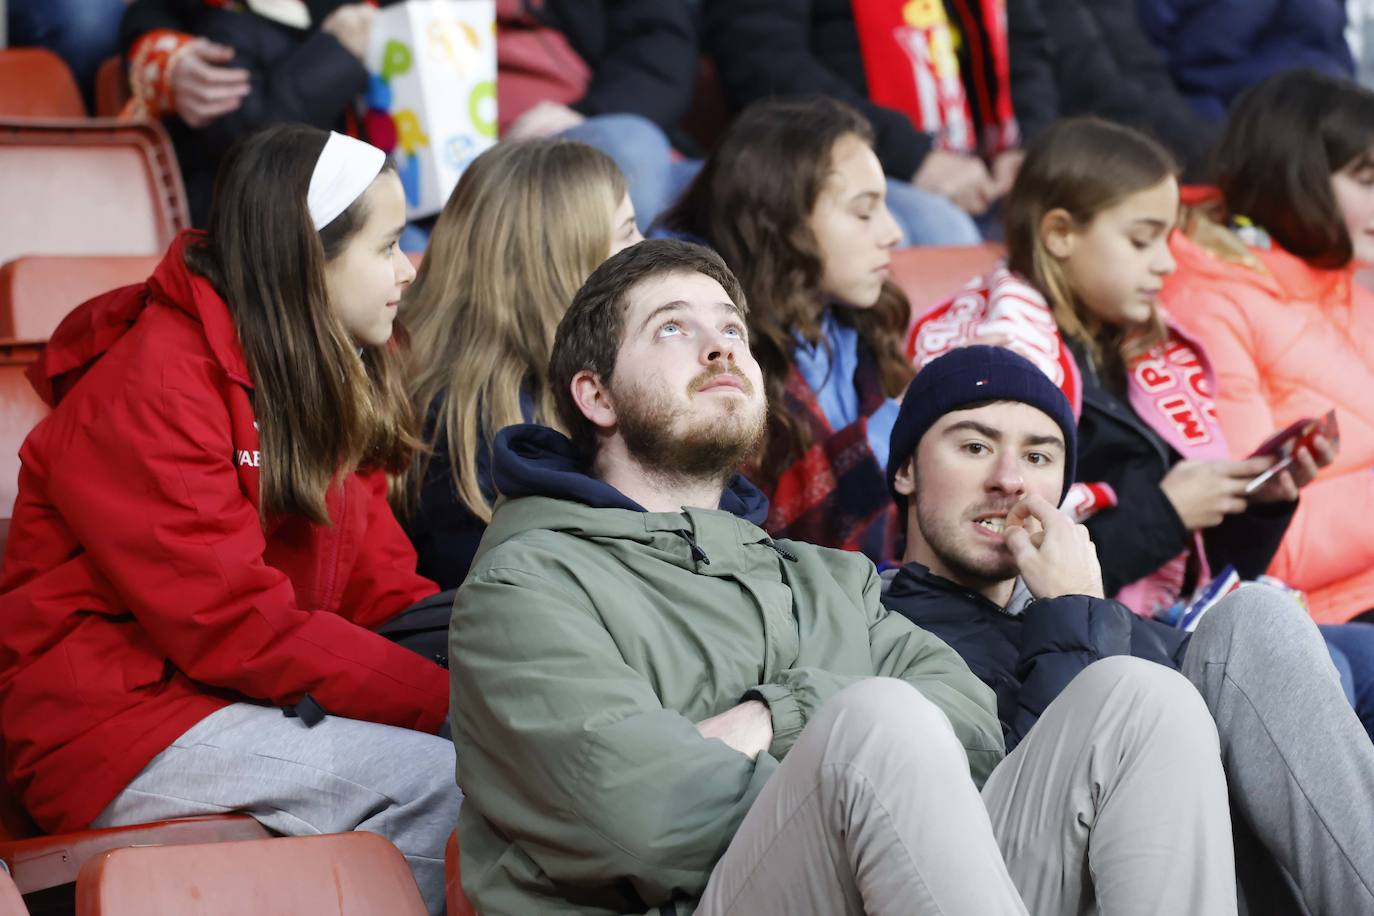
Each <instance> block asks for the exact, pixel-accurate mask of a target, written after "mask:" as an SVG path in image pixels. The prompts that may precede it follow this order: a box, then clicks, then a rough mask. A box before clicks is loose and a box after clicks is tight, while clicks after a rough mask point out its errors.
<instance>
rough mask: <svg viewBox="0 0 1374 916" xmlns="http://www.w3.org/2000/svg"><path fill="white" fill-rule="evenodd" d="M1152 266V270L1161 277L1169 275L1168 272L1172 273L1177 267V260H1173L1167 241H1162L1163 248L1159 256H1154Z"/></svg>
mask: <svg viewBox="0 0 1374 916" xmlns="http://www.w3.org/2000/svg"><path fill="white" fill-rule="evenodd" d="M1153 267H1154V272H1155V273H1156V274H1158V275H1159V276H1161V277H1167V276H1169V274H1171V273H1173V272H1174V270H1175V268H1177V267H1178V261H1175V260H1174V253H1173V251H1172V250H1171V249H1170V248H1169V243H1168V242H1167V241H1166V242H1165V243H1164V246H1163V250H1162V251H1161V252H1160V254H1159V256H1158V257H1156V258H1155V263H1154V265H1153Z"/></svg>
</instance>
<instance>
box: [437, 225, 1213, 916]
mask: <svg viewBox="0 0 1374 916" xmlns="http://www.w3.org/2000/svg"><path fill="white" fill-rule="evenodd" d="M744 316H745V303H744V297H743V294H742V292H741V290H740V287H739V284H738V282H737V281H736V280H735V278H734V277H733V276H732V275H731V274H730V272H729V270H728V269H727V268H726V267H725V265H724V263H723V262H722V261H721V260H720V259H719V258H718V257H717V256H716V255H714V254H713V253H711V252H709V251H707V250H706V249H703V248H699V247H697V246H694V245H690V244H688V243H685V242H678V241H669V240H663V241H651V242H644V243H641V244H640V245H637V246H634V247H632V248H630V249H627V250H625V251H623V252H621V253H620V254H618V255H616V256H614V257H612V258H611V259H610V260H608V261H607V262H606V263H605V264H604V265H602V266H601V267H600V268H598V269H597V270H596V271H595V272H594V273H593V274H592V276H591V277H590V278H589V279H588V281H587V283H586V285H585V286H584V287H583V288H582V290H581V291H580V292H579V293H578V295H577V297H576V298H575V299H574V301H573V303H572V306H571V308H570V309H569V311H568V313H567V315H566V316H565V318H564V319H563V321H562V323H561V324H560V326H559V329H558V334H557V337H556V341H555V344H554V352H553V357H552V360H551V365H550V373H549V374H550V381H551V384H552V385H553V386H554V391H555V395H556V397H557V399H558V406H559V415H560V418H561V419H562V421H563V424H564V425H565V427H566V428H567V429H569V430H570V431H571V432H572V434H573V440H572V441H570V440H569V439H568V438H567V437H565V436H563V435H562V434H561V433H558V432H555V431H553V430H550V429H546V428H543V427H537V426H528V425H527V426H515V427H508V428H507V429H505V430H503V431H502V432H501V433H499V434H498V435H497V437H496V441H495V448H494V456H493V469H494V473H495V482H496V485H497V488H498V489H499V490H500V491H501V493H502V495H503V498H502V501H501V502H499V503H498V505H497V508H496V512H495V514H494V516H493V518H492V522H491V526H490V527H489V528H488V529H487V532H486V535H485V537H484V538H483V541H482V546H481V548H480V549H479V551H478V554H477V557H476V560H475V561H474V564H473V567H472V571H471V573H470V574H469V576H468V578H467V580H466V581H465V583H464V585H463V587H462V588H461V589H460V590H459V594H458V598H457V600H456V603H455V606H454V614H453V621H452V625H451V627H450V631H449V632H450V645H451V660H452V674H453V681H452V683H453V697H454V703H453V707H452V722H453V731H454V739H455V744H456V747H457V754H458V780H459V783H460V785H461V786H462V787H463V790H464V792H465V793H466V800H465V802H464V805H463V809H462V813H461V815H460V822H459V827H458V832H459V842H460V847H461V850H462V874H463V882H464V890H465V891H466V893H467V894H468V896H469V897H470V898H471V899H472V901H473V903H474V904H475V905H476V906H477V908H478V910H479V911H480V912H482V913H484V914H487V916H499V914H528V913H560V914H567V913H573V914H585V916H609V914H628V913H646V912H647V913H654V914H659V916H663V914H688V913H695V914H698V916H718V914H725V913H737V914H741V916H743V914H750V916H770V914H788V916H806V914H817V916H819V914H836V913H846V914H850V913H852V914H860V913H867V914H873V916H886V914H895V913H903V914H911V913H915V914H926V913H941V914H946V916H949V914H974V913H978V914H1023V913H1026V912H1027V908H1026V903H1023V900H1022V897H1023V895H1024V896H1025V898H1026V900H1027V901H1028V902H1031V910H1032V911H1033V912H1036V913H1037V914H1039V913H1051V912H1065V913H1068V912H1075V911H1077V910H1078V909H1079V908H1080V904H1082V903H1083V902H1084V901H1085V899H1086V898H1085V897H1084V895H1083V893H1082V891H1083V888H1081V887H1078V886H1073V882H1066V881H1065V880H1064V875H1063V872H1064V869H1065V868H1068V869H1069V871H1070V872H1071V873H1072V874H1075V875H1077V874H1086V873H1087V868H1088V864H1087V858H1086V847H1084V846H1081V845H1080V846H1075V845H1073V844H1071V843H1063V842H1062V841H1061V834H1062V832H1063V830H1064V829H1066V827H1068V825H1066V823H1065V819H1064V817H1063V816H1061V815H1060V813H1059V812H1061V811H1068V810H1069V808H1070V805H1069V803H1068V801H1069V799H1070V798H1071V797H1075V796H1088V795H1093V794H1094V793H1099V792H1100V793H1106V795H1107V797H1106V798H1105V800H1102V801H1101V802H1100V804H1098V805H1097V807H1098V808H1099V809H1100V817H1101V820H1102V821H1103V822H1111V823H1112V824H1114V825H1115V826H1114V827H1111V828H1109V827H1105V826H1104V827H1103V828H1102V832H1101V833H1100V834H1099V835H1100V836H1101V837H1104V838H1106V837H1110V838H1111V839H1113V840H1119V842H1112V843H1109V844H1107V845H1106V846H1105V847H1104V848H1103V849H1102V850H1101V851H1100V853H1099V856H1098V858H1097V859H1095V860H1094V861H1093V863H1092V865H1093V870H1094V871H1095V872H1097V873H1098V875H1099V880H1098V881H1097V884H1098V888H1097V891H1098V893H1097V896H1098V899H1100V900H1101V901H1102V902H1103V907H1104V908H1107V907H1108V906H1113V907H1114V909H1112V912H1116V913H1137V912H1138V913H1146V912H1160V911H1165V912H1206V913H1209V914H1213V913H1217V914H1225V913H1234V912H1235V887H1234V882H1233V879H1232V870H1233V865H1232V860H1231V848H1230V821H1229V817H1228V815H1227V812H1226V806H1225V791H1226V790H1225V782H1224V778H1223V777H1222V775H1221V767H1220V762H1219V760H1218V756H1217V739H1216V733H1215V730H1214V729H1213V727H1212V726H1211V723H1210V721H1208V720H1207V716H1206V710H1205V709H1204V708H1203V706H1202V704H1201V701H1200V700H1199V699H1198V697H1197V694H1196V691H1193V690H1192V688H1191V687H1190V686H1189V685H1188V684H1187V682H1186V681H1184V680H1183V679H1182V678H1181V677H1179V676H1178V675H1177V674H1175V673H1173V672H1170V671H1167V670H1166V669H1163V668H1159V667H1158V666H1150V665H1146V664H1145V663H1142V662H1137V661H1133V660H1129V659H1127V660H1121V661H1120V663H1117V664H1113V663H1111V662H1108V663H1106V664H1104V665H1102V666H1097V668H1096V669H1095V671H1094V673H1093V677H1092V678H1089V679H1087V680H1086V682H1085V683H1086V686H1083V687H1080V688H1078V689H1077V690H1076V691H1075V690H1070V691H1066V692H1065V696H1064V697H1063V698H1062V699H1061V701H1060V702H1058V703H1056V704H1055V705H1054V707H1053V708H1052V709H1050V710H1047V711H1046V715H1045V717H1044V718H1043V719H1042V722H1044V723H1045V724H1044V725H1043V726H1042V729H1041V731H1040V732H1039V734H1038V736H1037V737H1036V738H1035V739H1034V740H1028V741H1026V742H1023V744H1022V747H1021V748H1020V749H1019V750H1018V753H1017V757H1016V758H1015V759H1016V761H1017V763H1016V764H1015V765H1014V766H1012V767H1010V768H1009V767H1008V766H1007V765H1006V764H1005V763H1004V764H1001V765H999V761H1000V760H1001V759H1002V737H1001V731H1000V728H999V726H998V723H997V719H996V715H995V712H994V710H995V701H994V697H993V695H992V693H991V691H989V690H988V689H987V688H985V687H984V686H983V685H982V684H980V683H979V682H978V681H977V679H976V678H975V677H973V675H972V674H971V673H970V672H969V670H968V669H967V668H966V667H965V666H964V664H963V663H962V662H961V661H960V660H959V658H958V656H957V655H956V654H955V653H954V652H953V651H951V650H950V649H949V647H947V646H946V645H945V644H944V643H942V642H940V641H939V640H938V639H935V638H934V637H932V636H931V635H930V634H929V633H926V632H925V631H923V630H920V629H918V628H917V627H915V626H913V625H911V624H910V623H909V622H908V621H906V620H905V619H904V618H902V617H901V616H900V615H896V614H889V613H887V612H885V611H884V610H883V608H882V606H881V604H880V603H879V600H878V595H879V579H878V576H877V573H876V571H875V570H874V568H873V566H872V564H871V563H869V562H868V561H867V560H866V559H865V558H864V557H863V556H861V555H859V554H851V553H846V552H842V551H836V550H831V549H827V548H821V547H816V546H813V545H810V544H804V543H798V542H792V541H774V540H773V539H771V538H770V537H769V536H768V534H767V533H765V532H764V531H763V530H762V529H761V528H759V527H758V521H760V520H761V519H762V518H763V514H764V512H765V509H766V504H765V501H764V500H763V498H762V496H761V495H760V494H759V493H758V491H757V490H755V489H754V488H753V487H752V486H750V485H749V484H748V483H747V482H745V481H744V480H743V479H742V478H741V477H739V476H738V475H735V474H734V473H733V469H734V468H736V467H737V466H739V464H740V463H741V461H742V460H743V459H744V458H746V457H747V456H748V454H749V453H750V452H751V450H752V449H753V448H754V447H755V446H756V445H757V442H758V439H759V437H760V436H761V434H762V430H763V420H764V414H765V403H764V398H763V385H762V378H761V374H760V370H759V366H758V364H757V362H756V361H755V360H754V358H753V357H752V355H751V354H750V352H749V345H748V340H747V333H748V332H747V330H746V323H745V318H744ZM1095 569H1096V567H1095V565H1094V566H1093V568H1092V570H1089V571H1088V573H1087V579H1088V580H1092V579H1093V577H1094V575H1095ZM1086 587H1089V588H1091V587H1092V586H1091V582H1089V585H1088V586H1086ZM1097 588H1098V589H1099V590H1100V583H1099V584H1098V585H1097ZM1104 694H1109V696H1104ZM1099 752H1100V753H1099ZM1065 755H1068V759H1070V760H1072V759H1077V760H1080V761H1082V762H1081V763H1072V762H1070V763H1064V761H1065V759H1066V756H1065ZM1161 755H1162V756H1161ZM1166 757H1167V758H1168V762H1169V764H1171V765H1176V766H1182V767H1185V768H1187V770H1188V771H1189V772H1190V773H1191V774H1192V779H1191V780H1190V781H1189V783H1188V785H1186V786H1184V787H1182V788H1180V789H1177V790H1175V791H1172V792H1170V793H1168V794H1167V797H1163V798H1162V799H1161V796H1164V795H1165V793H1163V792H1162V791H1161V789H1162V787H1163V785H1164V784H1166V783H1172V782H1173V779H1174V777H1173V775H1172V771H1171V770H1169V769H1168V767H1166V766H1165V765H1163V761H1164V758H1166ZM1010 762H1011V761H1010V760H1009V761H1008V763H1010ZM985 782H986V787H985V788H984V789H983V792H982V795H981V797H980V794H979V788H978V787H979V786H983V785H984V783H985ZM1146 809H1148V810H1149V814H1150V816H1151V818H1152V819H1153V820H1154V821H1156V822H1163V823H1165V824H1168V825H1169V826H1170V827H1171V828H1173V829H1174V830H1175V831H1176V832H1177V834H1178V835H1179V836H1180V837H1181V839H1180V840H1179V841H1178V842H1177V843H1175V844H1173V846H1172V847H1171V848H1169V849H1164V850H1154V849H1145V848H1142V847H1141V846H1140V845H1139V844H1137V843H1134V842H1133V840H1132V836H1131V833H1132V831H1133V830H1134V829H1135V828H1136V826H1137V825H1138V822H1139V821H1141V820H1142V819H1143V818H1141V817H1140V816H1139V814H1140V812H1143V811H1144V810H1146ZM1133 812H1135V813H1133ZM1046 824H1048V825H1049V827H1048V828H1042V827H1041V826H1038V825H1046ZM1113 831H1115V832H1113ZM1066 856H1071V857H1072V859H1066ZM1166 872H1167V874H1168V875H1169V878H1170V882H1169V887H1167V888H1163V889H1160V888H1159V887H1158V886H1159V885H1160V884H1161V883H1162V882H1161V881H1160V880H1159V879H1160V876H1161V875H1162V874H1164V873H1166ZM1100 876H1107V877H1106V879H1105V880H1103V879H1102V878H1101V877H1100Z"/></svg>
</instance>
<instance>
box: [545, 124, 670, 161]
mask: <svg viewBox="0 0 1374 916" xmlns="http://www.w3.org/2000/svg"><path fill="white" fill-rule="evenodd" d="M570 136H571V137H572V138H573V139H578V140H582V141H583V142H585V143H588V144H590V145H591V146H595V147H596V148H597V149H599V150H601V151H602V152H603V153H605V154H606V155H608V156H610V157H611V158H612V159H614V160H615V161H616V163H617V164H619V165H620V166H621V169H622V170H623V169H625V168H626V167H627V164H629V163H641V162H646V161H649V162H663V163H666V162H667V161H668V157H669V153H670V150H671V146H670V144H669V143H668V136H667V134H665V133H664V132H663V129H662V128H660V127H659V126H658V125H657V124H655V123H654V122H653V121H650V120H649V119H648V118H645V117H642V116H640V115H635V114H606V115H596V116H595V117H592V118H589V119H588V120H587V121H585V122H583V124H582V125H580V126H578V127H576V128H573V131H572V133H571V134H570Z"/></svg>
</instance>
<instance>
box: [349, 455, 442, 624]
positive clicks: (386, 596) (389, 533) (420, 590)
mask: <svg viewBox="0 0 1374 916" xmlns="http://www.w3.org/2000/svg"><path fill="white" fill-rule="evenodd" d="M365 479H366V481H367V484H368V488H369V492H370V494H371V496H370V499H369V501H368V506H367V540H366V542H365V543H364V545H363V549H362V550H361V551H360V552H359V553H358V559H357V560H356V561H355V562H354V564H353V572H352V575H350V576H349V579H348V583H347V585H345V587H344V596H343V605H342V606H341V608H340V613H342V614H343V615H345V616H346V617H348V619H349V620H352V621H353V622H354V623H356V624H358V625H359V626H364V627H367V628H368V629H370V630H375V629H376V628H377V627H379V626H381V625H382V624H384V623H386V622H387V621H388V620H390V619H391V618H392V617H394V616H396V615H397V614H399V613H400V612H401V611H403V610H405V609H406V608H407V607H409V606H410V605H412V604H414V603H415V602H417V601H419V600H420V599H421V598H428V597H429V596H430V595H433V594H434V593H435V592H437V591H439V586H437V585H435V584H434V583H433V582H431V581H430V580H428V579H426V578H425V577H424V576H420V575H417V574H416V572H415V548H414V547H413V546H411V543H410V539H409V538H407V537H406V535H405V532H404V531H402V530H401V525H400V523H399V522H397V521H396V515H395V514H394V513H393V512H392V511H391V503H389V502H388V501H387V498H386V475H385V474H384V473H382V472H381V471H374V472H372V473H369V474H367V475H366V477H365Z"/></svg>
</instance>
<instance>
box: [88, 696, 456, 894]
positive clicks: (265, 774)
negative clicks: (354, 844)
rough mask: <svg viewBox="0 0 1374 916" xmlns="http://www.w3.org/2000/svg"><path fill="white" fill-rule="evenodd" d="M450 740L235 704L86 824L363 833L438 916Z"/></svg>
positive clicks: (450, 801) (451, 802)
mask: <svg viewBox="0 0 1374 916" xmlns="http://www.w3.org/2000/svg"><path fill="white" fill-rule="evenodd" d="M453 770H454V753H453V742H452V741H449V740H447V739H445V738H439V737H436V736H435V735H427V734H424V733H422V732H416V731H410V730H408V729H404V728H393V727H392V726H389V725H378V724H376V723H373V722H359V721H357V720H355V719H345V718H341V717H339V716H329V717H327V718H326V719H325V720H324V721H323V722H321V723H319V724H318V725H316V726H315V727H314V728H306V727H305V725H303V724H302V723H301V720H300V719H288V718H287V717H286V716H284V715H282V711H281V710H280V709H274V708H271V707H265V706H254V705H251V704H248V703H236V704H234V705H232V706H226V707H225V708H224V709H221V710H219V711H218V712H216V713H214V714H212V715H210V716H207V717H206V718H205V719H202V720H201V721H200V722H198V723H197V724H196V725H194V726H192V728H191V729H190V730H189V731H187V732H186V733H185V734H184V735H182V736H181V737H180V738H178V739H177V740H176V741H174V742H172V744H171V746H170V747H168V748H167V749H166V750H164V751H163V752H162V753H161V754H158V755H157V756H156V757H154V758H153V760H152V762H151V763H149V764H148V765H147V766H146V767H144V768H143V771H142V772H141V773H139V774H138V776H136V777H134V780H133V782H131V783H130V784H129V785H128V787H127V788H125V790H124V791H123V792H121V793H119V795H118V796H117V797H116V798H115V800H114V801H112V802H110V804H109V805H108V806H106V808H105V810H104V811H102V812H101V813H100V816H99V817H97V818H96V819H95V820H94V821H93V822H92V826H94V827H115V826H119V825H121V824H137V823H143V822H145V821H153V820H161V819H163V818H171V817H187V816H190V815H195V814H221V813H224V812H229V811H241V812H245V813H247V814H251V815H252V816H253V817H255V818H256V819H257V820H258V821H259V822H261V823H262V824H263V826H265V827H267V828H268V829H270V830H275V831H276V832H277V833H282V834H286V835H288V836H305V835H310V834H317V833H342V832H344V831H348V830H370V831H372V832H373V833H379V834H381V835H382V836H384V837H386V838H387V839H388V840H390V841H391V842H392V843H394V844H396V846H397V848H399V849H400V850H401V852H402V854H404V855H405V857H406V860H407V861H408V862H409V863H410V867H411V870H412V871H413V872H414V873H415V880H416V882H417V883H418V884H419V886H420V893H421V895H422V896H423V897H424V899H425V906H426V907H428V909H429V912H430V913H432V914H436V916H442V914H443V912H444V844H445V843H447V842H448V836H449V834H450V833H452V832H453V828H454V827H455V826H456V825H457V822H458V805H459V803H460V802H461V800H462V793H460V792H459V791H458V787H457V785H456V784H455V783H454V781H453Z"/></svg>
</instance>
